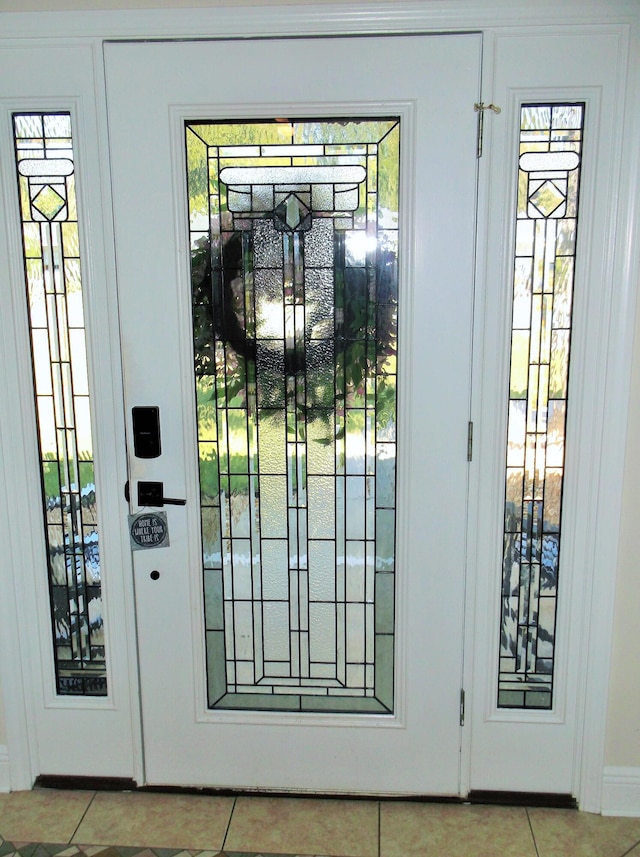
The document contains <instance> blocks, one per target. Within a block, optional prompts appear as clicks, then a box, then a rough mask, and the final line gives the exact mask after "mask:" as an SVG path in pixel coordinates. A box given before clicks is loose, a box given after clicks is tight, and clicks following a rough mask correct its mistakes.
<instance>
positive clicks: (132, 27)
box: [0, 0, 638, 39]
mask: <svg viewBox="0 0 640 857" xmlns="http://www.w3.org/2000/svg"><path fill="white" fill-rule="evenodd" d="M10 2H14V0H10ZM16 5H17V3H16ZM637 19H638V5H637V3H635V2H633V0H597V2H591V3H583V2H581V0H556V2H554V0H538V2H536V3H535V4H523V3H515V2H513V0H492V2H491V3H486V2H483V0H447V2H435V0H401V2H389V0H387V2H373V3H371V2H367V3H358V2H354V3H329V4H324V5H321V4H315V5H311V4H306V3H303V4H296V5H284V6H234V7H231V6H223V7H208V8H192V9H184V8H181V9H178V8H171V9H167V8H165V9H131V8H129V9H119V10H114V9H108V10H83V11H57V12H52V11H44V12H35V11H32V12H19V11H9V12H0V31H2V34H3V38H6V39H10V38H16V39H24V38H45V39H49V38H56V39H60V38H106V39H136V38H159V39H162V38H190V39H198V38H216V37H217V38H251V37H260V36H262V37H277V36H294V35H299V34H301V33H304V34H305V35H338V34H366V33H416V32H433V33H438V32H443V31H447V32H455V31H464V30H479V29H485V28H488V27H494V28H495V27H526V26H537V27H539V26H540V22H541V21H544V22H545V26H554V27H558V26H569V27H571V28H573V29H575V27H576V26H577V25H596V26H602V25H606V24H612V23H618V24H619V23H628V22H631V21H634V20H636V21H637Z"/></svg>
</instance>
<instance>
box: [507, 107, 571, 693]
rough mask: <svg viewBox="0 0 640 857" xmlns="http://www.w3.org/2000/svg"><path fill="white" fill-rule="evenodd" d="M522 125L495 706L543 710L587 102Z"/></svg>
mask: <svg viewBox="0 0 640 857" xmlns="http://www.w3.org/2000/svg"><path fill="white" fill-rule="evenodd" d="M520 119H521V122H520V152H519V163H518V167H519V170H518V196H517V215H516V218H517V219H516V246H515V261H514V274H513V316H512V334H511V374H510V388H509V413H508V429H507V456H506V459H507V460H506V464H507V466H506V492H505V513H504V556H503V577H502V617H501V629H500V668H499V683H498V707H500V708H536V709H549V708H551V707H552V704H553V681H554V659H555V636H556V609H557V596H558V571H559V558H560V543H561V504H562V484H563V478H564V453H565V426H566V415H567V397H568V378H569V349H570V341H571V309H572V299H573V286H574V268H575V254H576V234H577V222H578V221H577V218H578V201H579V187H580V168H581V159H582V137H583V133H582V130H583V122H584V105H583V104H525V105H523V106H522V108H521V113H520Z"/></svg>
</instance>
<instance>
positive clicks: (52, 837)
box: [0, 789, 94, 845]
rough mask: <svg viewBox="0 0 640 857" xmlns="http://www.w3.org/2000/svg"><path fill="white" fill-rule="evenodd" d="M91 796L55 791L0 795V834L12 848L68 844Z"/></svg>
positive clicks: (82, 793)
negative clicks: (31, 845) (53, 843)
mask: <svg viewBox="0 0 640 857" xmlns="http://www.w3.org/2000/svg"><path fill="white" fill-rule="evenodd" d="M93 795H94V793H93V792H88V791H57V790H55V789H34V790H33V791H30V792H10V793H9V794H0V834H2V837H3V838H4V839H6V840H8V841H9V842H13V844H14V845H17V843H18V841H20V842H21V843H23V844H26V843H33V842H68V841H69V840H70V839H71V837H72V836H73V833H74V831H75V829H76V827H77V826H78V824H79V823H80V820H81V819H82V816H83V815H84V813H85V812H86V810H87V807H88V806H89V804H90V802H91V800H92V798H93Z"/></svg>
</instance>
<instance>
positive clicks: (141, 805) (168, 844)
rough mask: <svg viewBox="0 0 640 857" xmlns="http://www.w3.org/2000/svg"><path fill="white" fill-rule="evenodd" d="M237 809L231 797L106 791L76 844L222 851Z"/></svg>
mask: <svg viewBox="0 0 640 857" xmlns="http://www.w3.org/2000/svg"><path fill="white" fill-rule="evenodd" d="M232 808H233V798H230V797H209V796H206V795H175V794H171V795H169V794H150V793H141V792H130V793H123V794H119V793H114V792H104V793H100V794H97V795H96V797H95V800H94V801H93V803H92V804H91V807H90V809H89V811H88V812H87V814H86V816H85V818H84V819H83V821H82V824H81V825H80V827H79V828H78V831H77V833H76V835H75V836H74V838H73V841H74V842H76V843H78V844H82V843H84V842H87V843H91V844H92V845H95V844H96V843H103V844H104V845H109V844H111V845H113V844H114V843H115V844H116V845H126V846H137V847H141V848H180V849H192V850H203V849H207V850H213V851H215V850H219V849H220V848H221V847H222V844H223V840H224V834H225V831H226V829H227V824H228V822H229V816H230V815H231V810H232ZM118 851H119V852H120V853H121V852H122V849H118Z"/></svg>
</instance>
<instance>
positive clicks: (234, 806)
mask: <svg viewBox="0 0 640 857" xmlns="http://www.w3.org/2000/svg"><path fill="white" fill-rule="evenodd" d="M237 800H238V798H237V797H234V798H233V805H232V806H231V812H230V813H229V820H228V821H227V828H226V830H225V832H224V838H223V840H222V846H221V847H220V850H221V851H224V848H225V845H226V844H227V836H228V835H229V828H230V827H231V819H232V818H233V813H234V812H235V810H236V801H237Z"/></svg>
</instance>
